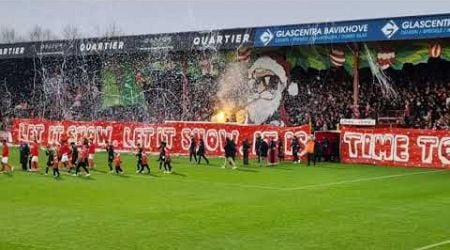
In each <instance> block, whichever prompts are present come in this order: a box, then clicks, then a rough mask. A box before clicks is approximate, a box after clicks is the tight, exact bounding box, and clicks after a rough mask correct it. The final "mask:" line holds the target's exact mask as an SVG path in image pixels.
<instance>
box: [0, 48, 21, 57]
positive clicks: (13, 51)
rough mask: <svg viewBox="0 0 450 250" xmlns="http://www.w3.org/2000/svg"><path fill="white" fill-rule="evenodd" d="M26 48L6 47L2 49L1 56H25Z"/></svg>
mask: <svg viewBox="0 0 450 250" xmlns="http://www.w3.org/2000/svg"><path fill="white" fill-rule="evenodd" d="M24 53H25V47H6V48H0V56H9V55H23V54H24Z"/></svg>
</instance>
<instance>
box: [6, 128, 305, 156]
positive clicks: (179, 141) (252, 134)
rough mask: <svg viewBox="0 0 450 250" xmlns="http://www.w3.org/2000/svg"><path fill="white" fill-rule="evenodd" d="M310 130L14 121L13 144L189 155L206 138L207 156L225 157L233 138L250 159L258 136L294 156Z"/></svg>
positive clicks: (303, 144) (240, 150)
mask: <svg viewBox="0 0 450 250" xmlns="http://www.w3.org/2000/svg"><path fill="white" fill-rule="evenodd" d="M309 133H310V129H309V126H307V125H304V126H299V127H289V128H282V127H276V126H269V125H236V124H218V123H201V122H168V123H164V124H146V123H137V122H106V121H94V122H79V121H50V120H42V119H15V120H14V122H13V130H12V137H13V142H14V143H16V144H17V143H19V142H20V141H31V140H32V139H33V138H36V139H37V140H38V142H40V143H41V144H43V145H47V144H49V143H57V142H59V141H60V138H61V136H62V135H63V134H66V135H67V136H68V137H69V138H72V140H74V141H75V142H76V143H81V141H82V140H83V138H93V139H94V142H95V143H96V144H97V145H98V148H99V149H101V148H104V147H105V145H106V142H107V141H110V142H113V144H114V146H115V148H116V149H118V150H124V151H132V150H136V145H137V144H138V143H139V144H142V145H143V146H144V148H145V149H146V150H147V151H151V152H157V150H158V146H159V144H160V143H161V141H163V140H164V141H166V142H167V145H168V146H169V148H171V150H172V152H173V153H175V154H187V153H188V150H189V145H190V143H191V136H194V137H195V138H203V139H204V141H205V146H206V150H207V153H208V154H210V155H217V156H221V155H223V153H224V149H223V148H224V146H225V139H226V137H230V138H233V139H234V141H235V142H236V144H237V146H238V147H239V153H242V142H243V140H244V139H247V140H248V141H249V142H250V144H251V145H252V151H251V155H253V156H254V155H255V149H254V146H253V145H254V144H255V141H256V138H257V136H258V135H261V136H262V137H263V138H268V137H274V138H275V140H276V141H278V140H282V141H283V144H284V148H285V155H286V156H291V155H292V150H291V142H292V137H293V136H294V135H295V136H297V137H298V139H299V142H300V146H301V149H302V150H303V149H304V148H305V144H306V140H307V137H308V135H309Z"/></svg>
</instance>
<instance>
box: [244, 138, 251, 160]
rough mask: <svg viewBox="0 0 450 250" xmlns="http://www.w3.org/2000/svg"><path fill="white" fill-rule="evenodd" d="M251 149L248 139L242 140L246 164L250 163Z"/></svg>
mask: <svg viewBox="0 0 450 250" xmlns="http://www.w3.org/2000/svg"><path fill="white" fill-rule="evenodd" d="M249 150H250V143H249V142H248V140H247V139H245V140H244V141H243V142H242V153H243V154H242V155H243V157H242V160H243V163H244V165H248V154H249Z"/></svg>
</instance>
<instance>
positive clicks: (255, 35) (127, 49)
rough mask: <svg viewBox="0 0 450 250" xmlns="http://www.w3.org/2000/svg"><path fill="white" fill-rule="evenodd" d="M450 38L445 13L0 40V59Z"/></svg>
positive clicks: (448, 15) (449, 15)
mask: <svg viewBox="0 0 450 250" xmlns="http://www.w3.org/2000/svg"><path fill="white" fill-rule="evenodd" d="M445 37H450V14H439V15H429V16H410V17H395V18H379V19H369V20H353V21H339V22H326V23H309V24H294V25H284V26H267V27H255V28H238V29H224V30H211V31H195V32H183V33H165V34H152V35H137V36H121V37H107V38H86V39H78V40H57V41H42V42H26V43H15V44H1V45H0V59H2V58H21V57H41V56H64V55H67V56H72V55H73V56H84V55H93V54H94V55H95V54H104V53H106V54H113V53H139V52H152V51H161V50H165V51H188V50H203V49H213V50H221V49H237V48H239V47H242V46H248V47H257V48H258V47H261V48H267V47H282V46H294V45H312V44H332V43H348V42H374V41H395V40H418V39H435V38H445Z"/></svg>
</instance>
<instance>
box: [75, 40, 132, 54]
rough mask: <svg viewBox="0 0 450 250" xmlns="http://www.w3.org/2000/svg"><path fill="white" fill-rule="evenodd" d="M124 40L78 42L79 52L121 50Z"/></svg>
mask: <svg viewBox="0 0 450 250" xmlns="http://www.w3.org/2000/svg"><path fill="white" fill-rule="evenodd" d="M124 45H125V44H124V42H122V41H109V42H87V43H81V44H80V47H79V48H80V51H81V52H90V51H105V50H123V46H124Z"/></svg>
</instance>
